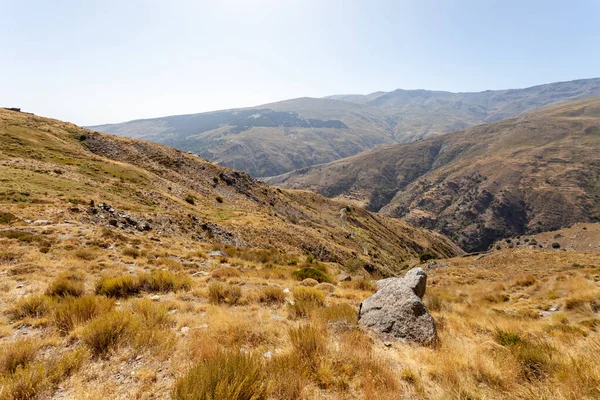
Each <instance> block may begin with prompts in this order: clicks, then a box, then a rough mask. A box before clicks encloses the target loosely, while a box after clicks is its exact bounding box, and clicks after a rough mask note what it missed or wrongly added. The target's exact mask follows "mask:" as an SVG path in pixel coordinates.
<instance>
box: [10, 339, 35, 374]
mask: <svg viewBox="0 0 600 400" xmlns="http://www.w3.org/2000/svg"><path fill="white" fill-rule="evenodd" d="M39 348H40V346H39V344H38V343H37V342H35V341H33V340H18V341H16V342H12V343H5V344H3V345H2V348H1V349H0V374H12V373H14V372H15V371H16V370H17V368H18V367H25V366H26V365H27V364H29V363H30V362H32V361H33V360H34V358H35V355H36V354H37V352H38V350H39Z"/></svg>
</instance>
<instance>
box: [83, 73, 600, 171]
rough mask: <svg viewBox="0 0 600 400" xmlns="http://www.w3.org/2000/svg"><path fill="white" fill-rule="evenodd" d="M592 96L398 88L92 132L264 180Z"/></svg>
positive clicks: (553, 87)
mask: <svg viewBox="0 0 600 400" xmlns="http://www.w3.org/2000/svg"><path fill="white" fill-rule="evenodd" d="M594 96H600V78H596V79H584V80H576V81H571V82H559V83H550V84H546V85H540V86H534V87H530V88H527V89H510V90H494V91H492V90H487V91H484V92H479V93H451V92H442V91H429V90H402V89H398V90H395V91H392V92H375V93H372V94H369V95H334V96H329V97H326V98H321V99H316V98H299V99H293V100H286V101H281V102H277V103H272V104H266V105H262V106H258V107H252V108H245V109H233V110H224V111H216V112H209V113H201V114H190V115H179V116H169V117H162V118H153V119H144V120H136V121H130V122H124V123H120V124H108V125H97V126H91V127H89V128H90V129H93V130H96V131H100V132H104V133H110V134H115V135H119V136H125V137H130V138H134V139H144V140H149V141H153V142H157V143H161V144H166V145H169V146H173V147H176V148H179V149H182V150H186V151H190V152H193V153H195V154H198V155H200V156H201V157H203V158H206V159H208V160H210V161H213V162H216V163H219V164H222V165H225V166H228V167H231V168H235V169H239V170H243V171H246V172H248V173H249V174H251V175H252V176H255V177H267V176H274V175H278V174H282V173H285V172H289V171H292V170H295V169H300V168H305V167H310V166H312V165H316V164H321V163H327V162H331V161H335V160H338V159H340V158H344V157H349V156H352V155H355V154H357V153H360V152H361V151H364V150H367V149H371V148H374V147H376V146H380V145H387V144H394V143H408V142H412V141H416V140H419V139H423V138H429V137H434V136H438V135H441V134H444V133H447V132H452V131H456V130H461V129H465V128H467V127H470V126H474V125H477V124H482V123H487V122H493V121H497V120H501V119H505V118H511V117H515V116H519V115H521V114H523V113H527V112H530V111H534V110H537V109H540V108H542V107H545V106H548V105H554V104H559V103H564V102H568V101H573V100H577V99H582V98H588V97H594Z"/></svg>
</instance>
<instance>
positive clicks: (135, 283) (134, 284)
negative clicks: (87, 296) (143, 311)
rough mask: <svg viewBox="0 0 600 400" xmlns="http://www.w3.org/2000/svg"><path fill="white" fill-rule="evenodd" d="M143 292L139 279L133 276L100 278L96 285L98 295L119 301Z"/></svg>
mask: <svg viewBox="0 0 600 400" xmlns="http://www.w3.org/2000/svg"><path fill="white" fill-rule="evenodd" d="M140 290H141V285H140V282H139V279H137V278H136V277H134V276H132V275H122V276H117V277H113V278H100V280H99V281H98V282H97V283H96V294H100V295H104V296H108V297H114V298H117V299H121V298H127V297H130V296H135V295H136V294H138V293H139V292H140Z"/></svg>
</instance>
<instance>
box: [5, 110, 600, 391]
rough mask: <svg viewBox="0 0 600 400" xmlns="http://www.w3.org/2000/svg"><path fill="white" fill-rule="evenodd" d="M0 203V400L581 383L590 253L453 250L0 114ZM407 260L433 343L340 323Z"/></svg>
mask: <svg viewBox="0 0 600 400" xmlns="http://www.w3.org/2000/svg"><path fill="white" fill-rule="evenodd" d="M0 207H1V208H0V211H1V212H0V249H1V250H0V276H2V279H1V280H0V283H1V285H2V293H1V294H0V311H1V315H0V374H1V377H0V398H1V399H34V398H35V399H57V400H58V399H100V398H107V399H108V398H110V399H164V398H172V399H182V400H183V399H186V400H187V399H201V398H202V399H204V398H217V399H232V398H234V399H282V400H283V399H286V400H287V399H369V400H370V399H389V398H415V399H532V398H539V399H573V400H574V399H595V398H598V397H600V365H599V364H598V362H597V357H596V354H597V353H598V351H600V340H599V337H598V330H599V329H600V328H599V327H600V253H598V252H595V251H584V250H583V249H574V250H573V251H561V250H560V249H553V248H550V249H547V248H544V249H521V248H512V249H510V248H506V249H501V250H499V251H493V252H491V253H487V254H480V255H474V256H464V253H463V251H462V250H460V249H459V248H458V247H457V246H456V245H454V244H453V243H452V242H451V241H449V240H448V239H447V238H445V237H444V236H442V235H440V234H436V233H432V232H430V231H427V230H425V229H422V228H415V227H413V226H411V225H410V224H408V223H406V222H404V221H402V220H398V219H391V218H387V217H384V216H380V215H377V214H373V213H371V212H368V211H365V210H363V209H361V208H360V207H356V206H354V205H351V204H350V205H349V204H348V202H338V201H334V200H330V199H326V198H323V197H321V196H320V195H318V194H314V193H311V192H304V191H289V190H285V189H276V188H272V187H269V186H267V185H266V184H263V183H260V182H257V181H255V180H253V179H251V178H249V177H248V176H247V175H245V174H241V173H238V172H235V171H232V170H230V169H227V168H224V167H220V166H216V165H214V164H211V163H208V162H206V161H204V160H202V159H200V158H197V157H194V156H191V155H188V154H185V153H182V152H179V151H176V150H173V149H169V148H167V147H163V146H160V145H155V144H150V143H146V142H140V141H134V140H128V139H120V138H114V137H110V136H108V135H101V134H97V133H94V132H92V131H88V130H85V129H83V128H79V127H76V126H74V125H71V124H67V123H63V122H60V121H56V120H50V119H45V118H39V117H36V116H33V115H27V114H23V113H16V112H10V111H4V110H0ZM581 229H582V228H581ZM587 230H589V231H590V232H596V231H593V230H592V229H591V226H590V227H588V229H587ZM589 240H592V239H591V238H590V239H589ZM590 250H593V249H590ZM425 255H427V257H425ZM426 258H433V259H430V260H427V261H426V260H425V259H426ZM420 260H423V261H422V262H421V261H420ZM414 266H420V267H422V268H423V269H424V270H425V271H426V272H427V274H428V285H427V292H426V294H425V297H424V301H425V304H426V305H427V308H428V309H429V311H430V312H431V313H432V315H433V317H434V319H435V321H436V325H437V331H438V338H439V340H438V341H437V343H436V344H435V345H433V346H416V345H411V344H407V343H403V342H402V341H389V340H382V339H381V337H379V336H376V335H374V334H373V333H371V332H369V331H368V330H365V329H364V328H362V327H360V326H359V325H358V324H357V313H358V308H359V305H360V303H361V301H362V300H364V299H365V298H367V297H369V296H371V295H372V294H373V293H374V292H375V291H376V288H377V286H376V280H378V279H381V278H384V277H387V276H392V275H395V276H397V275H400V276H401V275H402V274H403V273H404V272H405V271H407V270H409V269H410V268H412V267H414ZM344 273H346V274H348V275H350V276H351V278H348V276H346V275H344ZM348 279H349V280H348Z"/></svg>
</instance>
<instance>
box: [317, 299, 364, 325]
mask: <svg viewBox="0 0 600 400" xmlns="http://www.w3.org/2000/svg"><path fill="white" fill-rule="evenodd" d="M319 317H321V318H322V319H323V320H324V321H326V322H331V323H338V322H343V323H347V324H350V325H355V324H356V322H357V319H358V312H357V311H356V310H355V309H354V307H352V306H351V305H350V304H348V303H342V304H335V305H332V306H329V307H324V308H321V309H320V310H319Z"/></svg>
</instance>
